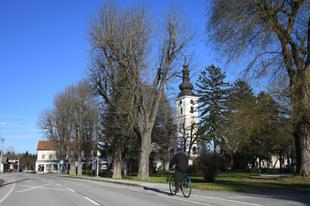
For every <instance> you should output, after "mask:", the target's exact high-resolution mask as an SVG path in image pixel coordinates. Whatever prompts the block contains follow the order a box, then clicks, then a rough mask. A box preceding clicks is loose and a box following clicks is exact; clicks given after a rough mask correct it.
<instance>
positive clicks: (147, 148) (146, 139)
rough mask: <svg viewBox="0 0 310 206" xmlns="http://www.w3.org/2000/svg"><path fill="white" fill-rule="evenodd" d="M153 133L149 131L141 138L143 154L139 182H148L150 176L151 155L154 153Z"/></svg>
mask: <svg viewBox="0 0 310 206" xmlns="http://www.w3.org/2000/svg"><path fill="white" fill-rule="evenodd" d="M151 131H152V130H149V131H147V132H145V133H143V134H142V136H141V154H140V160H139V171H138V180H147V179H148V178H149V176H150V168H149V167H150V154H151V151H152V143H151V140H152V138H151Z"/></svg>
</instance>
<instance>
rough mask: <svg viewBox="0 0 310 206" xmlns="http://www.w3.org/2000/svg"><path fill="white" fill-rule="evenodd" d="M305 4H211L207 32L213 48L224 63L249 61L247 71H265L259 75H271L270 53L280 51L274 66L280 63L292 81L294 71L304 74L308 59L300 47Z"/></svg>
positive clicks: (276, 0)
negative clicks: (242, 58) (220, 51)
mask: <svg viewBox="0 0 310 206" xmlns="http://www.w3.org/2000/svg"><path fill="white" fill-rule="evenodd" d="M305 2H307V1H303V0H299V1H286V0H273V1H258V0H257V1H256V0H255V1H251V0H233V1H232V2H230V3H228V2H227V1H225V0H218V1H214V3H213V11H212V12H213V13H212V17H211V19H210V21H209V24H208V27H207V29H208V32H209V30H210V37H212V38H213V39H214V40H215V42H216V45H217V46H219V47H221V48H222V49H223V51H224V53H226V54H228V61H231V60H234V59H235V58H239V57H240V56H241V55H245V56H248V57H250V59H249V58H248V59H249V64H248V68H247V71H249V69H250V67H251V68H257V69H258V70H260V69H262V70H265V71H268V72H265V71H260V73H265V74H268V75H270V74H273V73H274V72H273V70H274V69H277V68H278V67H275V66H274V65H275V62H273V61H274V54H273V51H277V50H279V51H280V50H282V51H281V55H278V56H277V57H278V60H279V61H276V62H282V61H283V62H284V63H285V69H286V71H287V73H288V74H289V76H290V78H293V77H294V75H295V74H296V72H297V71H299V70H304V68H305V67H304V65H305V60H306V58H305V56H309V54H307V55H305V54H306V47H305V44H304V43H305V42H307V40H306V39H307V37H306V36H307V35H305V29H304V27H305V19H308V18H309V12H306V8H305V4H306V3H305ZM308 4H309V3H308ZM262 54H264V55H262ZM269 55H270V57H269V58H268V56H269ZM260 59H263V60H262V61H260ZM267 59H269V60H270V61H269V63H268V62H267V61H266V60H267ZM280 59H282V60H280ZM254 62H256V63H255V64H253V63H254ZM259 62H261V63H262V64H259ZM266 66H268V67H266Z"/></svg>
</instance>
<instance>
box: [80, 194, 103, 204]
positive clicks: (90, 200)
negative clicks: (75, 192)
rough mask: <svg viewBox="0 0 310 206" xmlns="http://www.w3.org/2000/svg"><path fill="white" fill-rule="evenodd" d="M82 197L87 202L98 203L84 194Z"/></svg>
mask: <svg viewBox="0 0 310 206" xmlns="http://www.w3.org/2000/svg"><path fill="white" fill-rule="evenodd" d="M83 198H84V199H86V200H88V201H89V202H91V203H93V204H94V205H100V204H99V203H98V202H95V201H94V200H92V199H90V198H88V197H86V196H83Z"/></svg>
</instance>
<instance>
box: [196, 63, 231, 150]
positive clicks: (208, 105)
mask: <svg viewBox="0 0 310 206" xmlns="http://www.w3.org/2000/svg"><path fill="white" fill-rule="evenodd" d="M224 79H225V73H224V72H222V71H221V69H220V68H219V67H216V66H214V65H211V66H209V67H206V68H205V69H204V70H203V71H202V72H201V74H200V75H199V79H198V82H197V84H196V85H197V88H198V89H197V93H198V96H199V103H200V104H199V107H198V108H199V112H200V118H201V121H200V127H199V135H201V136H202V140H204V141H205V142H206V143H211V144H213V150H214V152H216V151H217V149H218V146H219V145H220V144H221V143H222V142H223V137H222V135H221V134H220V130H221V128H222V126H223V122H224V119H225V114H226V100H227V96H228V93H229V84H228V83H227V82H225V81H224Z"/></svg>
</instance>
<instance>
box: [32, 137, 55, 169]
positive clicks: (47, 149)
mask: <svg viewBox="0 0 310 206" xmlns="http://www.w3.org/2000/svg"><path fill="white" fill-rule="evenodd" d="M37 151H38V152H37V161H36V172H38V173H57V172H58V162H59V161H58V159H57V152H56V143H55V142H53V141H39V143H38V148H37Z"/></svg>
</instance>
